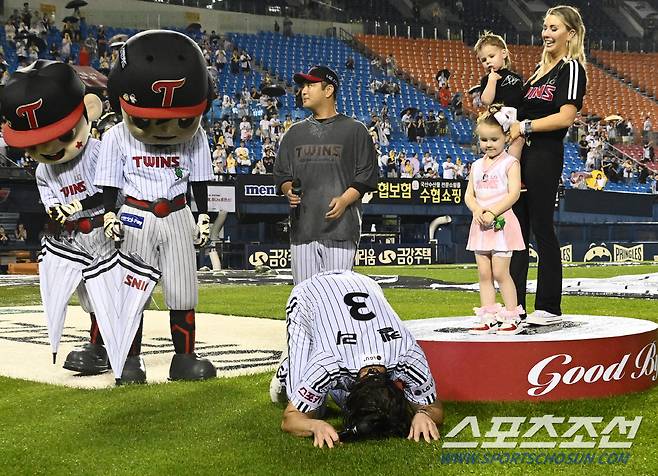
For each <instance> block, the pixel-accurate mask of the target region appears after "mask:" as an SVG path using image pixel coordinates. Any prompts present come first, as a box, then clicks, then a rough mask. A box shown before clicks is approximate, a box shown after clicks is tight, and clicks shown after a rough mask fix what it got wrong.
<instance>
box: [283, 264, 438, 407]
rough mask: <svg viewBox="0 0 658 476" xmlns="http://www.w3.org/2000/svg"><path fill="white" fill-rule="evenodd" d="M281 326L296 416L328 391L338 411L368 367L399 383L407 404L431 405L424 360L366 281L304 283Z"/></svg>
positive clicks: (350, 276) (327, 276)
mask: <svg viewBox="0 0 658 476" xmlns="http://www.w3.org/2000/svg"><path fill="white" fill-rule="evenodd" d="M286 325H287V329H288V348H289V349H288V350H289V353H290V354H289V371H288V375H287V381H286V390H287V392H288V398H289V400H290V401H291V402H292V404H293V405H294V406H295V408H297V409H298V410H299V411H302V412H308V411H312V410H315V409H317V408H318V407H319V406H320V405H321V404H322V403H323V402H324V400H325V398H326V396H327V394H328V393H331V395H332V396H333V398H334V400H336V402H337V403H338V404H339V405H342V404H343V400H344V398H345V396H346V395H347V393H349V390H350V389H351V387H352V386H353V385H354V383H355V382H356V378H357V375H358V372H359V369H361V368H362V367H367V366H370V365H383V366H384V367H386V369H387V371H388V373H389V375H390V377H391V378H392V379H393V380H399V381H401V382H402V383H403V385H404V393H405V396H406V398H407V400H408V401H410V402H413V403H416V404H419V405H429V404H431V403H433V402H434V401H435V400H436V387H435V384H434V379H433V378H432V374H431V373H430V370H429V367H428V364H427V359H426V358H425V354H424V353H423V351H422V349H421V348H420V346H419V345H418V343H417V342H416V340H415V339H414V337H413V336H412V335H411V333H410V332H409V331H408V330H407V328H406V327H405V326H404V324H403V323H402V322H401V321H400V318H399V317H398V315H397V314H396V313H395V311H394V310H393V308H391V306H390V304H389V303H388V301H387V300H386V298H385V297H384V293H383V292H382V290H381V288H380V287H379V285H378V284H377V283H376V282H375V281H373V280H372V279H370V278H369V277H367V276H364V275H362V274H358V273H355V272H353V271H343V272H332V271H329V272H325V273H320V274H316V275H315V276H313V277H312V278H309V279H307V280H306V281H304V282H303V283H301V284H299V285H297V286H296V287H295V288H294V289H293V292H292V294H291V295H290V298H289V299H288V304H287V306H286Z"/></svg>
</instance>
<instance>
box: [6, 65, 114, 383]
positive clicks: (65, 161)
mask: <svg viewBox="0 0 658 476" xmlns="http://www.w3.org/2000/svg"><path fill="white" fill-rule="evenodd" d="M101 109H102V104H101V100H100V99H99V98H98V96H95V95H93V94H87V95H85V86H84V84H83V83H82V81H81V80H80V78H79V77H78V75H77V74H76V73H75V71H74V70H73V68H71V67H70V66H69V65H66V64H64V63H61V62H58V61H46V60H38V61H36V62H34V63H32V64H31V65H29V66H27V67H26V68H23V69H19V70H17V71H16V72H15V73H14V74H13V75H12V76H11V78H10V80H9V82H8V83H7V85H6V86H5V87H4V90H3V93H2V115H3V117H4V118H5V119H6V120H7V123H6V124H5V125H4V127H3V136H4V139H5V141H6V142H7V144H9V145H10V146H12V147H18V148H23V149H25V150H27V152H28V154H29V155H30V157H31V158H32V159H34V160H36V161H37V162H39V166H38V167H37V170H36V180H37V187H38V188H39V196H40V198H41V202H42V203H43V205H44V207H45V208H46V212H47V213H48V215H49V216H50V217H51V218H52V219H53V220H54V221H56V222H57V223H58V224H59V225H61V226H62V228H63V229H62V230H61V235H62V236H66V237H70V238H71V240H72V241H73V243H74V247H75V249H82V250H83V251H85V252H87V253H88V254H90V255H93V256H102V255H104V254H106V253H110V252H111V251H112V246H111V244H109V243H108V242H107V240H105V237H104V236H103V231H102V227H103V206H102V205H103V203H102V195H101V190H100V189H99V188H97V187H95V186H94V172H95V170H96V162H97V159H98V149H99V147H100V142H99V141H97V140H96V139H92V138H90V137H89V131H90V129H91V122H92V121H95V120H96V119H98V118H99V117H100V114H101ZM41 266H42V267H43V266H45V263H44V264H42V265H41ZM42 272H45V270H43V269H42ZM42 279H43V278H42ZM42 283H43V281H42ZM49 291H50V292H52V293H57V292H58V290H57V289H51V290H49ZM77 291H78V297H79V299H80V304H81V305H82V308H83V309H84V310H85V311H86V312H89V313H90V316H91V330H90V342H89V343H87V344H85V345H84V346H83V347H82V348H80V349H74V350H73V351H71V352H70V353H69V355H68V356H67V357H66V361H65V362H64V368H66V369H68V370H73V371H75V372H80V373H83V374H88V375H91V374H97V373H101V372H104V371H105V370H107V369H108V368H109V363H108V359H107V352H106V351H105V348H104V347H103V340H102V338H101V335H100V332H99V330H98V325H97V324H96V318H95V315H94V313H93V312H92V305H91V302H90V301H89V297H88V296H87V292H86V290H85V286H84V284H80V285H79V286H78V290H77Z"/></svg>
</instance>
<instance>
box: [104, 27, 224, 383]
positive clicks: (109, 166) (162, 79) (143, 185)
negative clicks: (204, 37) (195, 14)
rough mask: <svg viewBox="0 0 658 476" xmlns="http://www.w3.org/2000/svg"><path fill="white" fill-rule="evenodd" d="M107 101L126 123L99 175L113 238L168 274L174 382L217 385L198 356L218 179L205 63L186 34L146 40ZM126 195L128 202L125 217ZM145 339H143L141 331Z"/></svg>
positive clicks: (112, 135)
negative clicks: (192, 204)
mask: <svg viewBox="0 0 658 476" xmlns="http://www.w3.org/2000/svg"><path fill="white" fill-rule="evenodd" d="M108 93H109V98H110V103H111V104H112V106H113V108H114V110H115V111H116V112H117V114H118V113H120V114H121V116H122V118H123V122H121V123H119V124H117V125H115V126H114V127H112V128H111V129H110V130H108V131H107V132H105V135H104V136H103V140H102V143H101V147H100V152H99V159H98V167H97V169H96V178H95V184H96V186H99V187H102V189H103V198H104V200H103V203H104V205H105V215H104V229H105V235H106V237H107V238H108V239H109V240H112V241H115V242H121V245H120V246H121V249H122V251H123V252H126V253H135V254H137V255H138V256H139V257H140V258H141V259H143V260H144V261H145V262H146V263H148V264H150V265H151V266H154V267H156V268H158V269H159V270H161V271H162V281H161V284H162V286H163V291H164V297H165V303H166V305H167V307H168V308H169V316H170V325H171V337H172V341H173V345H174V350H175V355H174V356H173V359H172V361H171V365H170V367H169V378H170V379H171V380H202V379H207V378H212V377H215V376H216V374H217V371H216V369H215V367H214V366H213V364H212V363H211V362H210V361H209V360H207V359H202V358H199V357H198V356H197V355H196V353H195V352H194V344H195V314H194V308H195V307H196V305H197V302H198V280H197V275H196V251H195V245H198V246H205V245H206V244H207V242H208V237H209V234H210V219H209V217H208V186H207V182H208V181H210V180H212V179H213V170H212V161H211V156H210V147H209V145H208V139H207V137H206V133H205V131H204V130H203V129H202V128H200V127H199V125H200V122H201V117H202V116H203V114H204V113H205V112H206V111H207V110H208V109H209V107H210V104H211V102H212V99H213V88H212V87H211V84H210V80H209V77H208V72H207V69H206V61H205V59H204V57H203V53H202V52H201V49H200V48H199V47H198V46H197V44H196V43H194V41H192V40H191V39H190V38H188V37H187V36H185V35H183V34H181V33H177V32H174V31H165V30H148V31H144V32H141V33H138V34H137V35H135V36H133V37H132V38H130V39H129V40H128V41H126V43H125V44H124V45H123V46H121V49H120V50H119V56H118V58H117V60H116V62H115V64H114V65H113V66H112V69H111V70H110V73H109V76H108ZM188 185H191V188H192V192H193V193H194V198H195V201H196V204H197V207H198V209H199V216H198V220H197V221H196V223H195V220H194V217H193V216H192V212H191V211H190V208H189V206H188V205H187V198H186V196H187V192H188ZM120 192H122V193H123V194H124V195H125V202H124V204H123V206H122V207H121V208H120V209H119V210H117V209H116V208H115V206H114V204H115V203H116V201H117V196H118V194H119V193H120ZM137 332H138V335H137V337H136V339H137V338H139V337H140V335H141V329H140V330H138V331H137ZM131 358H132V359H135V358H137V359H139V365H140V366H141V368H142V371H143V373H144V378H146V377H145V376H146V373H145V372H146V370H145V368H144V365H143V360H142V359H141V358H140V357H139V356H132V357H131V356H129V357H128V359H129V360H130V359H131Z"/></svg>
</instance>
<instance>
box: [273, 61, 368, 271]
mask: <svg viewBox="0 0 658 476" xmlns="http://www.w3.org/2000/svg"><path fill="white" fill-rule="evenodd" d="M294 79H295V82H296V83H297V84H299V85H300V86H302V90H301V95H302V100H303V104H304V107H305V108H307V109H309V110H310V111H311V112H312V113H313V114H312V115H311V116H309V117H308V118H306V119H305V120H303V121H300V122H298V123H296V124H294V125H293V126H291V127H290V129H288V131H287V132H286V134H285V135H284V136H283V138H282V139H281V145H280V147H279V152H278V156H277V158H276V161H275V163H274V180H275V182H276V186H277V190H278V191H279V192H280V193H282V194H283V195H285V196H286V198H287V199H288V201H289V203H290V207H291V231H290V252H291V266H292V274H293V282H294V284H299V283H301V282H302V281H304V280H305V279H307V278H309V277H311V276H313V275H314V274H316V273H318V272H321V271H329V270H333V269H344V270H350V269H352V266H353V263H354V255H355V253H356V247H357V244H358V242H359V238H360V235H361V197H362V196H363V195H364V194H365V193H366V192H369V191H373V190H375V189H376V187H377V180H378V178H379V177H378V176H379V173H378V168H377V155H376V153H375V147H374V144H373V142H372V139H371V138H370V135H369V134H368V130H367V129H366V127H365V126H364V125H363V124H362V123H361V122H358V121H356V120H354V119H351V118H349V117H347V116H345V115H343V114H339V113H338V112H337V111H336V95H337V93H338V88H339V80H338V75H337V74H336V73H335V72H334V71H332V70H331V69H329V68H327V67H326V66H314V67H313V68H311V69H310V70H309V72H308V73H306V74H302V73H299V74H296V75H295V76H294Z"/></svg>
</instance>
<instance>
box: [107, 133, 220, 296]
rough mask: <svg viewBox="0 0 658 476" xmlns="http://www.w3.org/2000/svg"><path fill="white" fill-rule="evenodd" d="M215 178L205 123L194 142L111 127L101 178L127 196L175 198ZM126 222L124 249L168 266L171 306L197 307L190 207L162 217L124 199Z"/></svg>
mask: <svg viewBox="0 0 658 476" xmlns="http://www.w3.org/2000/svg"><path fill="white" fill-rule="evenodd" d="M212 178H213V170H212V161H211V156H210V147H209V145H208V140H207V138H206V133H205V132H204V130H203V129H201V128H199V129H198V131H197V132H196V134H195V135H194V137H192V139H191V140H190V141H188V142H184V143H182V144H177V145H171V146H155V145H148V144H144V143H142V142H139V141H138V140H136V139H135V138H134V137H132V135H131V134H130V131H129V130H128V128H127V127H126V125H125V124H124V123H123V122H122V123H119V124H117V125H115V126H114V127H112V128H111V129H110V130H109V131H107V132H106V133H105V135H104V136H103V141H102V143H101V149H100V153H99V161H98V168H97V170H96V178H95V184H96V185H97V186H100V187H103V186H109V187H115V188H119V189H122V190H123V193H124V194H125V195H126V196H127V197H133V198H135V199H137V200H145V201H149V202H152V201H155V200H158V199H160V198H166V199H168V200H172V199H174V198H175V197H177V196H180V195H185V194H186V193H187V186H188V182H206V181H210V180H212ZM117 215H118V217H119V219H120V220H121V222H122V224H123V227H124V235H125V236H124V241H123V244H122V247H121V249H122V251H123V252H125V253H130V252H133V253H137V254H138V255H139V256H140V257H141V258H142V259H143V260H144V261H145V262H146V263H148V264H150V265H151V266H154V267H156V268H158V269H160V270H161V271H162V285H163V288H164V294H165V302H166V304H167V307H169V308H170V309H193V308H194V307H195V306H196V304H197V300H198V282H197V276H196V253H195V250H194V242H193V240H194V233H195V229H196V224H195V221H194V217H193V216H192V212H191V211H190V209H189V207H187V206H186V207H184V208H182V209H181V210H178V211H175V212H172V213H170V214H169V215H168V216H166V217H164V218H158V217H156V216H155V215H154V214H153V213H151V212H149V211H145V210H139V209H137V208H134V207H131V206H129V205H127V204H126V205H123V206H122V207H121V209H120V210H119V213H118V214H117Z"/></svg>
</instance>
